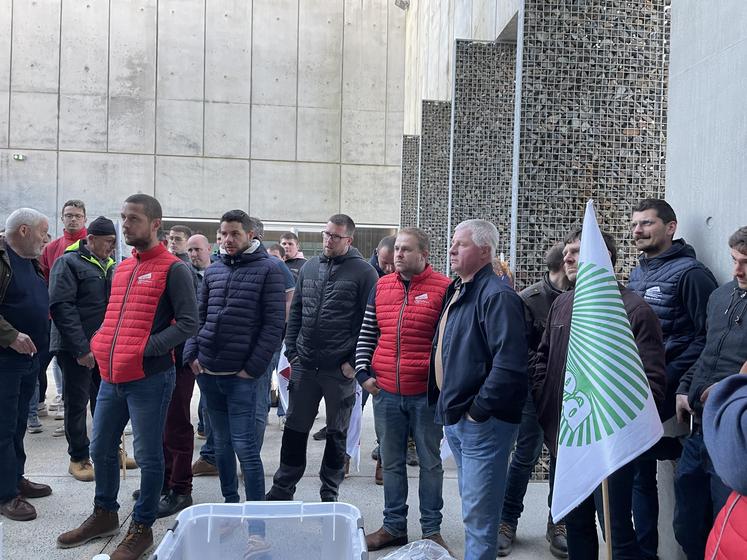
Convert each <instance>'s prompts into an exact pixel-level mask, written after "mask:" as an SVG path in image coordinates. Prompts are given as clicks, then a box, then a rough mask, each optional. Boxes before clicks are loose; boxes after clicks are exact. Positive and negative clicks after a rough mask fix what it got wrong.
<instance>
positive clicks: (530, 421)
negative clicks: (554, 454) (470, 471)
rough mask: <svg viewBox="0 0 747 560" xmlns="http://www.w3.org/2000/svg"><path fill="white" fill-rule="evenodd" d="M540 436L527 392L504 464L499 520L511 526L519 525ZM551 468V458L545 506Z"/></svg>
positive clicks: (538, 454)
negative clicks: (513, 443)
mask: <svg viewBox="0 0 747 560" xmlns="http://www.w3.org/2000/svg"><path fill="white" fill-rule="evenodd" d="M543 439H544V432H543V430H542V426H540V425H539V422H538V421H537V411H536V409H535V407H534V401H533V400H532V396H531V395H530V396H529V397H528V398H527V401H526V404H524V409H523V410H522V411H521V424H519V433H518V434H517V436H516V447H515V448H514V453H513V455H512V456H511V464H510V466H509V467H508V478H507V480H506V495H505V496H504V498H503V511H502V512H501V521H502V522H503V523H506V524H507V525H510V526H511V527H513V528H514V529H516V527H517V525H518V524H519V518H520V517H521V513H522V512H523V511H524V496H525V495H526V493H527V485H528V484H529V478H530V477H531V476H532V471H533V470H534V466H535V465H536V464H537V460H538V459H539V457H540V455H541V454H542V443H543ZM554 470H555V461H554V460H551V461H550V477H549V478H550V492H549V495H548V497H547V506H548V507H550V505H551V503H552V489H553V478H554V474H555V473H554Z"/></svg>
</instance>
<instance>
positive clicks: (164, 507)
mask: <svg viewBox="0 0 747 560" xmlns="http://www.w3.org/2000/svg"><path fill="white" fill-rule="evenodd" d="M191 505H192V494H176V493H175V492H171V493H169V494H167V495H166V496H164V497H162V498H161V501H160V502H158V513H157V514H156V517H157V518H159V519H160V518H161V517H168V516H169V515H174V514H175V513H177V512H180V511H182V510H183V509H184V508H186V507H189V506H191Z"/></svg>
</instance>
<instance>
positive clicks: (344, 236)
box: [322, 231, 352, 243]
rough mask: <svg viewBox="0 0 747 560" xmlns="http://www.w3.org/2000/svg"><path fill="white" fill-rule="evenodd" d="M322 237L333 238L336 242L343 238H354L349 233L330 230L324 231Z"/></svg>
mask: <svg viewBox="0 0 747 560" xmlns="http://www.w3.org/2000/svg"><path fill="white" fill-rule="evenodd" d="M322 237H323V238H324V239H331V240H332V241H334V242H335V243H337V242H338V241H340V240H341V239H352V238H351V237H350V236H349V235H337V234H336V233H330V232H328V231H323V232H322Z"/></svg>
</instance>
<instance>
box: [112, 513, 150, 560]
mask: <svg viewBox="0 0 747 560" xmlns="http://www.w3.org/2000/svg"><path fill="white" fill-rule="evenodd" d="M151 546H153V531H152V530H151V528H150V527H146V526H145V525H143V524H142V523H138V522H137V521H134V520H133V521H132V522H131V523H130V528H129V529H127V534H126V535H125V538H123V539H122V542H120V543H119V546H117V548H116V549H115V550H114V552H113V553H112V555H111V556H110V557H109V558H110V560H138V559H139V558H140V557H141V556H142V555H143V554H145V552H146V551H147V550H148V549H149V548H150V547H151Z"/></svg>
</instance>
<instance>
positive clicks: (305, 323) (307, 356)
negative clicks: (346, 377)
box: [285, 247, 379, 369]
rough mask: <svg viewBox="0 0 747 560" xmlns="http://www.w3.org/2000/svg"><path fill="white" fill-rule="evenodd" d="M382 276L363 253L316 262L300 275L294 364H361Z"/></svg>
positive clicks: (293, 318)
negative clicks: (360, 346) (368, 314)
mask: <svg viewBox="0 0 747 560" xmlns="http://www.w3.org/2000/svg"><path fill="white" fill-rule="evenodd" d="M378 278H379V277H378V275H377V274H376V271H375V270H374V269H373V267H372V266H371V265H370V264H368V263H367V262H366V261H365V259H364V258H363V257H362V256H361V254H360V253H359V252H358V250H357V249H355V248H353V247H351V248H350V249H349V250H348V252H347V253H345V254H344V255H340V256H339V257H335V258H333V259H328V258H327V257H325V256H323V255H322V256H317V257H314V258H312V259H310V260H309V261H308V262H307V263H306V264H305V265H304V267H303V268H302V269H301V272H300V273H299V275H298V282H297V284H296V287H297V289H296V291H295V293H294V294H293V302H292V303H291V311H290V317H289V318H288V330H287V333H286V337H285V346H286V356H288V361H290V362H293V361H295V360H296V359H298V360H300V362H301V364H302V365H303V366H305V367H307V368H320V369H322V368H324V369H331V368H336V367H339V366H340V365H341V364H342V363H343V362H346V361H347V362H349V363H350V364H351V365H353V364H355V345H356V343H357V341H358V333H359V331H360V328H361V323H362V322H363V314H364V313H365V311H366V303H367V301H368V296H369V294H370V293H371V290H372V289H373V288H374V286H376V281H377V280H378Z"/></svg>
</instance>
